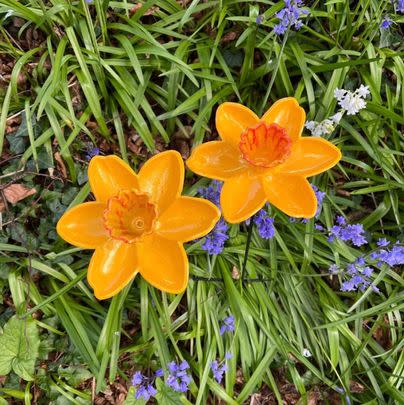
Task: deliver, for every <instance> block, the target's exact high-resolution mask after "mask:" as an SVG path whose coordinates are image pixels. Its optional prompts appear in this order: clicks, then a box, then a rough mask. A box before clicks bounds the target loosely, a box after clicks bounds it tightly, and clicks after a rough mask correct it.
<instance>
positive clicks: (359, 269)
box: [341, 257, 379, 292]
mask: <svg viewBox="0 0 404 405" xmlns="http://www.w3.org/2000/svg"><path fill="white" fill-rule="evenodd" d="M372 274H373V269H372V268H371V267H369V266H366V261H365V259H364V258H363V257H359V258H358V259H357V260H356V261H355V263H351V264H349V265H348V266H347V268H346V271H345V279H346V281H344V282H343V283H342V285H341V291H359V290H360V291H365V290H366V288H368V287H369V286H370V285H372V279H371V277H372ZM372 288H373V291H375V292H379V289H378V288H377V287H376V286H375V285H372Z"/></svg>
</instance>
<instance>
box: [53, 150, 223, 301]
mask: <svg viewBox="0 0 404 405" xmlns="http://www.w3.org/2000/svg"><path fill="white" fill-rule="evenodd" d="M88 177H89V181H90V186H91V190H92V192H93V194H94V195H95V197H96V201H94V202H86V203H83V204H80V205H77V206H75V207H73V208H72V209H70V210H68V211H67V212H66V213H65V214H64V215H63V216H62V218H61V219H60V220H59V222H58V224H57V232H58V234H59V235H60V236H61V237H62V238H63V239H64V240H66V241H67V242H69V243H71V244H72V245H75V246H78V247H82V248H85V249H95V252H94V254H93V256H92V259H91V261H90V265H89V268H88V276H87V277H88V281H89V283H90V285H91V287H92V288H93V289H94V294H95V296H96V297H97V298H98V299H106V298H109V297H112V296H113V295H115V294H117V293H118V292H119V291H120V290H122V288H124V287H125V286H126V285H127V284H128V283H129V282H130V281H131V280H132V279H133V278H134V277H135V275H136V274H137V273H140V274H141V276H142V277H143V278H144V279H145V280H147V281H148V282H149V283H150V284H151V285H153V286H154V287H156V288H158V289H160V290H162V291H166V292H169V293H180V292H182V291H184V289H185V288H186V286H187V283H188V258H187V255H186V253H185V250H184V247H183V243H184V242H188V241H191V240H194V239H197V238H200V237H202V236H204V235H206V234H207V233H209V232H210V231H211V230H212V229H213V227H214V226H215V224H216V222H217V221H218V220H219V218H220V211H219V210H218V209H217V207H216V206H215V205H214V204H212V203H211V202H209V201H207V200H204V199H201V198H193V197H185V196H181V192H182V188H183V182H184V163H183V161H182V158H181V156H180V154H179V153H178V152H175V151H166V152H162V153H159V154H157V155H155V156H154V157H152V158H151V159H149V160H148V161H147V162H146V163H145V164H144V165H143V167H142V168H141V170H140V172H139V173H138V174H136V173H135V172H134V171H133V170H132V169H131V168H130V167H129V165H127V164H126V163H125V162H124V161H123V160H121V159H120V158H118V157H116V156H106V157H102V156H96V157H94V158H93V159H92V160H91V162H90V165H89V169H88Z"/></svg>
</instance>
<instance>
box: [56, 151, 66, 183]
mask: <svg viewBox="0 0 404 405" xmlns="http://www.w3.org/2000/svg"><path fill="white" fill-rule="evenodd" d="M53 156H54V157H55V160H56V162H57V164H58V169H59V171H60V172H61V173H62V177H63V178H64V179H66V178H67V170H66V166H65V164H64V162H63V159H62V156H61V155H60V152H55V153H54V155H53Z"/></svg>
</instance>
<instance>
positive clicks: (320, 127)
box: [304, 112, 343, 136]
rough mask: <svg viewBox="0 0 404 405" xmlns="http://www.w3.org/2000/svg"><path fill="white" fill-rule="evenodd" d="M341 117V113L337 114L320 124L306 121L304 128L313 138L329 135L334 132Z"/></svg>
mask: <svg viewBox="0 0 404 405" xmlns="http://www.w3.org/2000/svg"><path fill="white" fill-rule="evenodd" d="M342 115H343V113H342V112H337V113H336V114H335V115H333V116H332V117H330V118H327V119H326V120H324V121H321V122H317V121H307V122H306V124H305V125H304V126H305V127H306V128H307V129H308V130H309V131H310V132H311V134H312V135H313V136H322V135H329V134H331V133H332V132H333V131H334V129H335V127H336V126H337V125H338V124H339V122H340V121H341V118H342Z"/></svg>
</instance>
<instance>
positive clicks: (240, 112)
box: [216, 103, 259, 150]
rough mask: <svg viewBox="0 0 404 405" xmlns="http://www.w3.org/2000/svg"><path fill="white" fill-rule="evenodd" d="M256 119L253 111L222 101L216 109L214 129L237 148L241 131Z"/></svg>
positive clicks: (256, 120) (256, 121) (240, 105)
mask: <svg viewBox="0 0 404 405" xmlns="http://www.w3.org/2000/svg"><path fill="white" fill-rule="evenodd" d="M258 121H259V118H258V117H257V115H256V114H255V113H253V112H252V111H251V110H250V109H249V108H247V107H245V106H243V105H242V104H238V103H223V104H221V105H220V106H219V108H218V109H217V111H216V129H217V131H218V132H219V135H220V137H221V138H222V139H223V140H224V141H225V142H228V143H229V144H230V145H232V146H233V147H234V148H236V149H237V150H238V145H239V143H240V136H241V133H242V132H243V131H244V130H245V129H246V128H248V127H252V126H254V125H256V124H257V123H258Z"/></svg>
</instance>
